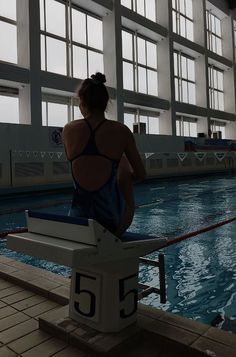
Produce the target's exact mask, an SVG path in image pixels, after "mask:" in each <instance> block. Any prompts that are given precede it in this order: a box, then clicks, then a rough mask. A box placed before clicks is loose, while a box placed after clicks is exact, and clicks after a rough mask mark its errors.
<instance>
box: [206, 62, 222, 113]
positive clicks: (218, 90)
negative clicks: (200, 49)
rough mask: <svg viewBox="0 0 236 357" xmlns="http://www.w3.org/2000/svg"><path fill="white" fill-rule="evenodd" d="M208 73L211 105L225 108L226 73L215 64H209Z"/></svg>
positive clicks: (219, 108) (214, 107) (218, 108)
mask: <svg viewBox="0 0 236 357" xmlns="http://www.w3.org/2000/svg"><path fill="white" fill-rule="evenodd" d="M208 74H209V97H210V107H211V108H212V109H217V110H224V73H223V71H221V70H220V69H218V68H215V67H214V66H209V67H208Z"/></svg>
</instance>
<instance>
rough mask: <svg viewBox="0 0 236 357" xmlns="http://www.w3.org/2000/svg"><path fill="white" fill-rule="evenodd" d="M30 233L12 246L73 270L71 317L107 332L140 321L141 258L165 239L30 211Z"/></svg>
mask: <svg viewBox="0 0 236 357" xmlns="http://www.w3.org/2000/svg"><path fill="white" fill-rule="evenodd" d="M26 219H27V225H28V232H27V233H20V234H11V235H9V236H8V238H7V247H8V248H9V249H12V250H15V251H18V252H21V253H24V254H28V255H31V256H35V257H37V258H41V259H45V260H48V261H53V262H55V263H58V264H62V265H66V266H69V267H71V268H72V278H71V288H70V317H71V318H72V319H74V320H76V321H78V322H81V323H83V324H86V325H88V326H90V327H93V328H94V329H97V330H98V331H102V332H118V331H120V330H122V329H123V328H125V327H127V326H128V325H130V324H132V323H134V322H135V321H136V315H137V314H136V312H137V299H138V267H139V257H141V256H144V255H146V254H148V253H151V252H152V251H155V250H158V249H160V248H162V247H163V246H164V245H165V243H166V239H165V238H157V237H152V236H146V235H141V234H135V233H125V234H124V235H123V236H122V238H121V239H119V238H118V237H116V236H115V235H113V234H112V233H111V232H109V231H108V230H107V229H105V228H104V227H103V226H101V225H100V224H99V223H98V222H96V221H94V220H92V219H85V218H74V217H69V216H61V215H54V214H48V213H39V212H33V211H26Z"/></svg>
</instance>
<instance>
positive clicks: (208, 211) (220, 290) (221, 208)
mask: <svg viewBox="0 0 236 357" xmlns="http://www.w3.org/2000/svg"><path fill="white" fill-rule="evenodd" d="M135 197H136V204H137V206H138V208H137V209H136V213H135V217H134V220H133V223H132V225H131V227H130V229H129V230H130V231H132V232H138V233H145V234H152V235H153V234H156V235H158V236H165V237H167V238H168V239H170V240H171V239H173V238H175V237H177V236H180V235H183V234H185V233H188V232H192V231H196V230H197V229H201V228H203V227H206V226H210V225H212V224H215V223H218V222H220V221H223V220H226V219H229V218H232V217H235V216H236V176H232V175H229V176H226V177H222V176H214V177H213V176H210V177H206V178H191V179H190V178H188V179H184V180H181V179H178V180H171V181H163V180H156V181H148V182H145V183H144V184H141V185H137V186H136V187H135ZM70 199H71V194H63V195H52V196H49V195H47V196H45V197H44V196H35V197H34V196H31V197H30V198H24V199H14V201H12V200H4V199H3V200H2V201H1V203H0V231H4V230H8V229H13V228H18V227H24V226H25V225H26V222H25V217H24V212H23V211H22V212H15V213H10V212H9V210H10V209H11V208H14V209H15V211H16V208H17V209H19V210H20V209H24V208H35V207H39V206H40V207H43V206H44V205H46V206H47V207H45V208H37V211H44V212H53V213H58V214H67V212H68V209H69V201H70ZM161 252H163V253H164V254H165V266H166V283H167V302H166V304H160V302H159V297H158V296H157V295H155V294H151V295H149V296H148V297H146V298H144V299H143V300H142V302H144V303H145V304H150V305H152V306H156V307H160V308H162V309H164V310H166V311H171V312H173V313H176V314H180V315H182V316H186V317H190V318H193V319H195V320H199V321H202V322H204V323H208V324H210V323H211V321H212V320H213V319H214V318H215V317H216V316H217V315H219V314H221V315H222V316H225V317H228V318H231V319H233V320H236V221H235V222H232V223H229V224H226V225H224V226H222V227H219V228H216V229H214V230H211V231H209V232H207V233H203V234H199V235H197V236H195V237H192V238H190V239H187V240H185V241H182V242H180V243H178V244H175V245H172V246H170V247H168V248H165V249H163V250H162V251H161ZM0 254H4V255H7V256H10V257H15V258H16V259H19V260H21V261H24V262H27V263H29V264H32V265H36V266H40V267H42V268H45V269H48V270H51V271H53V272H56V273H58V274H62V275H65V276H68V275H69V274H70V269H69V268H67V267H62V266H58V265H56V264H53V263H49V262H44V261H41V260H38V259H35V258H32V257H27V256H24V255H21V254H17V253H15V252H12V251H9V250H7V249H6V246H5V242H4V240H2V241H0ZM158 254H159V252H156V253H152V254H151V255H149V257H150V258H152V259H155V258H157V257H158ZM140 282H142V283H146V284H150V285H152V286H158V271H157V268H153V267H148V266H141V267H140Z"/></svg>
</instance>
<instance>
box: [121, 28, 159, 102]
mask: <svg viewBox="0 0 236 357" xmlns="http://www.w3.org/2000/svg"><path fill="white" fill-rule="evenodd" d="M122 51H123V85H124V89H128V90H131V91H136V92H139V93H145V94H150V95H154V96H157V95H158V80H157V43H155V42H152V41H150V40H148V39H146V38H144V37H141V36H139V35H137V34H135V33H132V32H128V31H125V30H123V31H122Z"/></svg>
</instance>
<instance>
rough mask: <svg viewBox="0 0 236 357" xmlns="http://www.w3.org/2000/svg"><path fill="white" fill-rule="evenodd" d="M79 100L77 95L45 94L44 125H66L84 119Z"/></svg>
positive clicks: (43, 107) (43, 104)
mask: <svg viewBox="0 0 236 357" xmlns="http://www.w3.org/2000/svg"><path fill="white" fill-rule="evenodd" d="M82 118H83V116H82V114H81V112H80V109H79V101H78V98H76V97H64V96H60V95H52V94H46V93H44V94H43V101H42V125H43V126H56V127H64V126H65V124H67V123H68V122H70V121H72V120H75V119H82Z"/></svg>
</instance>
